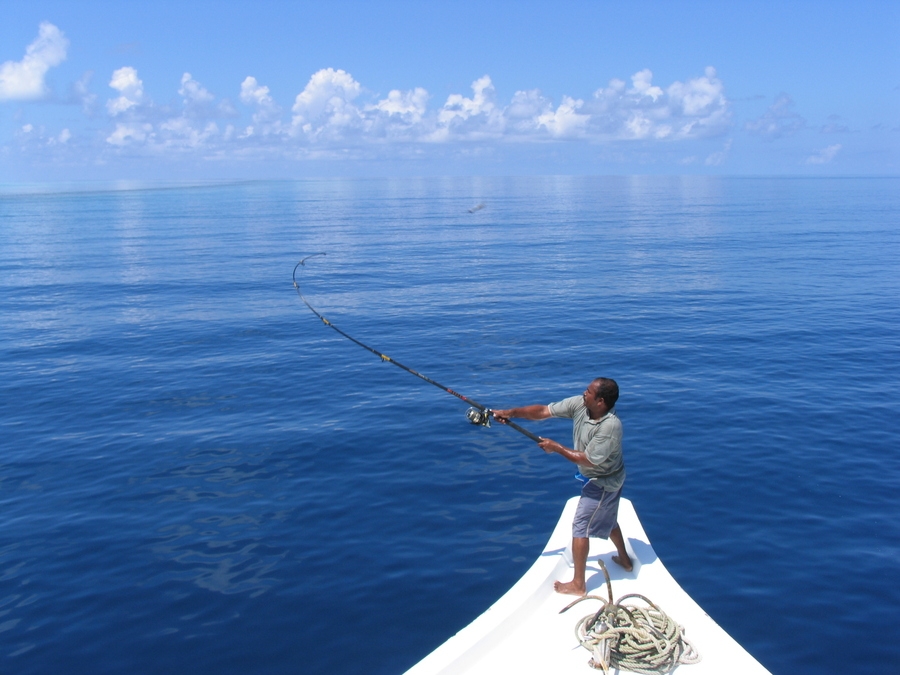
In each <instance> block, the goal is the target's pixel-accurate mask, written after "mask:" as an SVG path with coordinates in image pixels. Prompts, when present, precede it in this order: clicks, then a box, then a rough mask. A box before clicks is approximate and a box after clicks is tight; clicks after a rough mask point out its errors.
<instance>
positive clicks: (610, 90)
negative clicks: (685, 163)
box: [584, 67, 731, 140]
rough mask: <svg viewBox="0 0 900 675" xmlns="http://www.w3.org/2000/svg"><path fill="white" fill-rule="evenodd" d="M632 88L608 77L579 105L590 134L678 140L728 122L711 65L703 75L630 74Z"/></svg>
mask: <svg viewBox="0 0 900 675" xmlns="http://www.w3.org/2000/svg"><path fill="white" fill-rule="evenodd" d="M631 82H632V88H631V89H627V88H626V86H627V85H626V84H625V82H623V81H622V80H620V79H617V78H616V79H612V80H610V82H609V84H608V85H607V86H606V87H604V88H601V89H598V90H597V91H596V92H594V97H593V100H591V101H589V102H588V103H586V104H585V107H584V110H585V112H586V113H587V114H590V115H591V122H590V125H589V129H588V132H589V135H592V136H594V137H596V138H598V139H610V140H667V139H668V140H679V139H689V138H702V137H706V136H716V135H719V134H722V133H724V132H725V131H727V129H728V128H729V126H730V122H731V106H730V105H729V103H728V99H727V98H726V97H725V94H724V85H723V84H722V81H721V80H720V79H719V78H718V76H717V74H716V70H715V68H712V67H708V68H706V70H705V71H704V75H703V76H702V77H697V78H694V79H691V80H688V81H687V82H674V83H672V84H671V85H669V87H667V88H666V89H665V90H663V89H662V88H661V87H658V86H655V85H653V73H652V72H651V71H650V70H649V69H644V70H641V71H639V72H637V73H635V74H634V75H632V77H631Z"/></svg>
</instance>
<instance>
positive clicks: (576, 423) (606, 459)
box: [549, 396, 625, 492]
mask: <svg viewBox="0 0 900 675" xmlns="http://www.w3.org/2000/svg"><path fill="white" fill-rule="evenodd" d="M549 408H550V414H551V415H553V416H554V417H566V418H569V419H571V420H572V441H573V443H574V447H575V450H577V451H578V452H583V453H584V454H585V455H587V458H588V459H589V460H590V462H591V463H590V465H583V464H579V465H578V468H579V469H581V473H582V474H583V475H584V476H585V477H587V478H590V479H591V480H592V481H593V482H594V484H596V485H598V486H600V487H602V488H603V489H604V490H607V491H608V492H615V491H616V490H618V489H619V488H620V487H622V485H623V484H624V483H625V462H624V461H623V459H622V422H620V421H619V418H618V417H617V416H616V409H615V408H613V409H612V410H610V411H609V412H607V413H606V414H605V415H604V416H603V417H601V418H600V419H598V420H592V419H591V418H590V417H589V416H588V410H587V408H586V407H585V406H584V399H583V398H582V397H581V396H570V397H569V398H566V399H563V400H562V401H557V402H556V403H551V404H550V406H549Z"/></svg>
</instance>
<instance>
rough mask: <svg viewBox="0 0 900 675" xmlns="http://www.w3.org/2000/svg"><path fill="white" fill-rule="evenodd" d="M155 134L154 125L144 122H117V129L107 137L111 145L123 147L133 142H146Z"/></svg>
mask: <svg viewBox="0 0 900 675" xmlns="http://www.w3.org/2000/svg"><path fill="white" fill-rule="evenodd" d="M152 136H153V125H152V124H149V123H143V124H137V123H133V124H123V123H118V124H116V129H115V131H113V132H112V133H111V134H110V135H109V136H108V137H107V138H106V142H107V143H109V144H110V145H116V146H119V147H123V146H126V145H131V144H139V145H140V144H144V143H146V142H147V141H148V140H150V139H151V138H152Z"/></svg>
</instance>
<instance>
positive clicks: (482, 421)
mask: <svg viewBox="0 0 900 675" xmlns="http://www.w3.org/2000/svg"><path fill="white" fill-rule="evenodd" d="M320 255H325V254H324V253H313V254H312V255H308V256H306V257H305V258H303V259H302V260H301V261H300V262H298V263H297V264H296V265H294V272H293V273H292V274H291V278H292V279H293V280H294V288H296V289H297V295H299V296H300V299H301V300H302V301H303V304H304V305H306V306H307V307H309V310H310V311H311V312H312V313H313V314H315V315H316V316H317V317H319V320H320V321H321V322H322V323H324V324H325V325H326V326H328V327H329V328H332V329H334V330H336V331H337V332H338V333H340V334H341V335H343V336H344V337H345V338H347V339H348V340H350V342H354V343H356V344H358V345H359V346H360V347H362V348H363V349H367V350H368V351H370V352H372V353H373V354H375V356H377V357H378V358H380V359H381V360H382V361H386V362H387V363H392V364H394V365H395V366H397V367H398V368H402V369H403V370H405V371H406V372H407V373H411V374H412V375H415V376H416V377H418V378H420V379H423V380H425V381H426V382H428V384H433V385H434V386H435V387H437V388H438V389H443V390H444V391H446V392H447V393H448V394H453V395H454V396H455V397H456V398H458V399H460V400H462V401H465V402H466V403H468V404H469V405H470V406H472V407H471V408H469V409H468V410H467V411H466V419H468V420H469V422H471V423H472V424H475V425H478V426H482V427H489V426H491V417H493V411H492V410H491V409H490V408H488V407H487V406H484V405H481V404H480V403H479V402H478V401H474V400H472V399H471V398H468V397H467V396H463V395H462V394H460V393H458V392H455V391H453V390H452V389H451V388H450V387H445V386H444V385H442V384H441V383H440V382H435V381H434V380H432V379H431V378H430V377H427V376H426V375H423V374H422V373H419V372H416V371H415V370H413V369H412V368H409V367H407V366H404V365H403V364H402V363H400V362H399V361H395V360H394V359H392V358H391V357H390V356H387V355H386V354H382V353H381V352H379V351H378V350H377V349H373V348H372V347H370V346H369V345H367V344H365V343H363V342H360V341H359V340H357V339H356V338H355V337H353V336H352V335H348V334H347V333H345V332H344V331H342V330H341V329H340V328H338V327H337V326H335V325H334V324H333V323H331V322H330V321H329V320H328V319H326V318H325V317H324V316H322V315H321V314H320V313H319V312H318V310H316V308H315V307H313V306H312V305H311V304H309V302H308V301H307V300H306V298H304V297H303V294H302V293H301V292H300V284H298V283H297V270H298V269H299V268H300V266H301V265H302V266H303V267H306V261H307V260H309V259H310V258H315V257H316V256H320ZM504 424H505V425H506V426H508V427H512V428H513V429H515V430H516V431H518V432H519V433H520V434H524V435H526V436H528V438H530V439H531V440H533V441H534V442H535V443H538V442H540V440H541V439H540V437H539V436H536V435H535V434H533V433H531V432H530V431H528V429H525V428H523V427H520V426H519V425H518V424H516V423H515V422H513V421H511V420H504Z"/></svg>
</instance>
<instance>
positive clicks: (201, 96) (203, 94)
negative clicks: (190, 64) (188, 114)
mask: <svg viewBox="0 0 900 675" xmlns="http://www.w3.org/2000/svg"><path fill="white" fill-rule="evenodd" d="M178 93H179V94H180V95H181V96H182V97H183V98H184V104H185V105H198V104H199V105H203V104H206V103H211V102H212V101H214V100H215V98H216V97H215V96H213V95H212V94H210V93H209V91H207V90H206V89H205V88H204V87H203V85H202V84H200V83H199V82H197V80H195V79H194V78H193V77H192V76H191V74H190V73H185V74H184V75H182V76H181V89H179V90H178Z"/></svg>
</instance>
